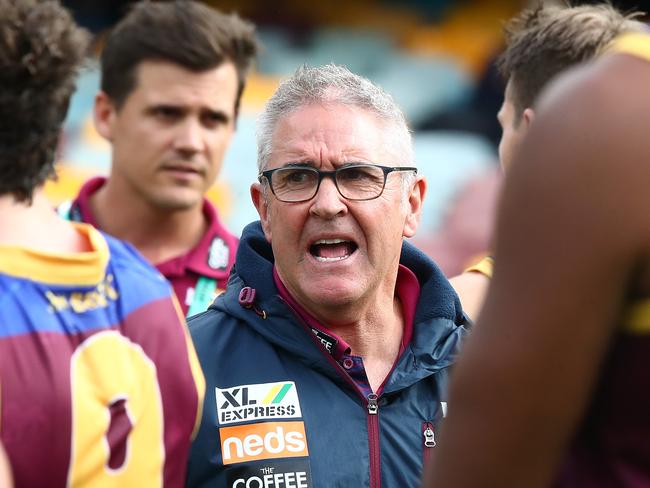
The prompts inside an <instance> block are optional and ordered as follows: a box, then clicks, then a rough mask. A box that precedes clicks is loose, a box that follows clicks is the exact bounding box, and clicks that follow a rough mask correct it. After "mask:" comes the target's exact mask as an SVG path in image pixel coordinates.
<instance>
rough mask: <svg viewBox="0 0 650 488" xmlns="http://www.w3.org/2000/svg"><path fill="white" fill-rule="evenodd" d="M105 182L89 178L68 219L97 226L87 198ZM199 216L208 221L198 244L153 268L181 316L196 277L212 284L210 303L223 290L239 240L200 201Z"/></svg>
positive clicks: (205, 203) (214, 210)
mask: <svg viewBox="0 0 650 488" xmlns="http://www.w3.org/2000/svg"><path fill="white" fill-rule="evenodd" d="M105 182H106V178H104V177H96V178H91V179H90V180H88V181H87V182H86V183H85V184H84V185H83V186H82V187H81V189H80V190H79V194H78V195H77V198H76V199H75V200H74V201H73V202H72V207H71V209H70V219H71V220H75V221H80V222H87V223H89V224H91V225H93V226H94V227H97V221H96V220H95V217H94V216H93V214H92V211H91V208H90V198H91V196H92V195H93V194H94V193H95V192H96V191H97V190H99V188H101V186H102V185H103V184H104V183H105ZM203 215H204V216H205V218H206V220H207V222H208V230H207V231H206V233H205V234H204V235H203V237H202V238H201V240H200V241H199V243H198V244H197V245H196V246H195V247H194V248H192V249H190V250H189V251H188V252H187V253H185V254H183V255H181V256H177V257H174V258H172V259H168V260H167V261H163V262H162V263H157V264H156V265H155V266H156V268H158V271H160V272H161V273H162V274H163V275H164V276H165V278H167V279H168V280H169V281H170V282H171V284H172V286H173V287H174V292H175V293H176V296H177V297H178V301H179V302H180V304H181V307H182V308H183V313H184V314H185V315H187V311H188V309H189V307H190V305H191V303H192V300H193V299H194V296H195V290H196V285H197V282H198V280H199V278H201V277H203V278H204V279H207V280H214V282H216V289H215V290H214V292H213V293H212V294H211V296H210V302H211V300H213V299H214V297H216V296H217V295H218V294H219V293H221V292H223V290H225V288H226V284H227V282H228V275H229V274H230V269H231V268H232V266H233V264H234V262H235V254H236V251H237V244H238V243H239V239H238V238H237V237H235V236H234V235H233V234H231V233H230V232H228V231H227V230H226V228H225V227H224V226H223V225H221V222H220V221H219V217H218V215H217V210H216V209H215V207H214V205H212V203H210V201H208V200H207V199H204V200H203ZM207 305H209V303H207ZM207 305H206V306H205V308H207ZM201 308H203V307H201ZM205 308H203V310H205ZM201 311H202V310H201Z"/></svg>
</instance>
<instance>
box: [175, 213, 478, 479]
mask: <svg viewBox="0 0 650 488" xmlns="http://www.w3.org/2000/svg"><path fill="white" fill-rule="evenodd" d="M400 262H401V263H402V264H404V265H405V266H407V267H408V268H409V269H410V270H411V271H413V272H414V273H415V274H416V276H417V277H418V280H419V282H420V286H421V293H420V300H419V302H418V307H417V311H416V314H415V318H414V324H413V337H412V340H411V343H410V345H409V346H408V347H407V348H406V349H405V351H404V352H403V354H402V355H401V357H400V358H399V360H398V362H397V364H396V366H395V368H394V369H393V371H392V372H391V373H390V377H389V378H388V380H387V381H386V382H385V385H384V389H383V392H382V393H381V395H380V396H379V397H378V398H374V397H373V396H371V397H370V398H366V397H365V396H364V395H363V394H362V393H361V392H360V390H358V389H357V388H356V386H355V385H354V383H353V382H352V381H351V380H350V379H349V377H348V376H347V374H346V373H345V371H344V369H343V368H342V367H341V366H340V365H339V364H338V363H337V362H336V361H334V359H333V358H332V356H331V355H330V354H329V353H328V352H327V351H326V349H325V348H324V347H323V345H322V344H321V343H320V342H319V341H318V338H317V337H316V336H315V335H314V334H313V333H312V332H311V329H310V328H308V326H307V325H306V324H304V323H303V322H301V321H300V319H298V317H297V316H296V314H295V313H294V312H293V311H292V310H291V309H290V308H289V306H288V305H287V304H286V303H285V302H284V301H283V300H282V299H281V298H280V296H279V295H278V290H277V288H276V286H275V283H274V281H273V276H272V269H273V255H272V251H271V247H270V245H269V244H268V243H267V241H266V239H265V238H264V234H263V232H262V228H261V226H260V224H259V222H255V223H253V224H250V225H248V226H247V227H246V228H245V229H244V232H243V235H242V240H241V243H240V246H239V250H238V252H237V260H236V264H235V269H234V270H233V273H232V274H231V277H230V281H229V283H228V288H227V291H226V292H225V293H224V294H223V295H221V296H220V297H218V298H217V299H216V300H215V302H214V303H213V304H212V305H211V307H210V309H209V310H208V311H206V312H204V313H202V314H200V315H197V316H195V317H193V318H192V319H190V321H189V327H190V332H191V334H192V339H193V340H194V345H195V347H196V351H197V353H198V356H199V360H200V362H201V366H202V367H203V372H204V374H205V379H206V384H207V388H206V395H205V403H204V408H203V418H202V422H201V427H200V430H199V433H198V436H197V438H196V440H195V442H194V444H193V447H192V452H191V455H190V464H189V472H188V486H191V487H199V486H214V487H226V486H227V487H229V488H231V487H232V488H250V487H253V488H258V487H259V488H262V487H264V488H270V487H273V488H276V487H277V488H306V487H312V486H315V487H319V488H320V487H342V488H343V487H345V488H349V487H355V488H357V487H373V488H374V487H379V486H384V487H388V488H393V487H395V488H398V487H399V488H403V487H416V486H419V479H420V475H421V471H422V463H423V459H424V458H425V457H426V456H427V454H428V453H429V452H430V449H432V448H433V447H432V446H433V445H434V444H435V433H436V431H437V427H438V424H439V422H440V419H441V418H442V415H443V409H444V408H446V383H447V375H448V368H449V366H450V364H451V363H452V361H453V358H454V356H455V354H456V352H457V348H458V346H459V343H460V341H461V340H462V338H463V337H464V336H465V334H466V332H467V331H466V328H465V327H464V326H463V325H462V324H463V323H464V315H463V313H462V310H461V307H460V302H459V300H458V297H457V296H456V294H455V292H454V291H453V289H452V288H451V286H450V285H449V282H448V281H447V279H446V278H445V277H444V275H443V274H442V273H441V272H440V270H439V269H438V267H437V266H436V265H435V264H434V263H433V262H432V261H431V260H430V259H429V258H428V257H427V256H425V255H424V254H423V253H421V252H420V251H418V250H417V249H416V248H414V247H413V246H411V245H410V244H408V243H404V245H403V247H402V255H401V259H400ZM425 432H426V435H425ZM425 444H426V445H425ZM427 445H428V446H427Z"/></svg>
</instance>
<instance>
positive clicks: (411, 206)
mask: <svg viewBox="0 0 650 488" xmlns="http://www.w3.org/2000/svg"><path fill="white" fill-rule="evenodd" d="M426 192H427V180H426V179H425V178H424V176H418V177H417V178H416V180H415V183H413V185H412V186H411V191H410V192H409V194H408V201H407V202H406V211H407V214H406V219H405V221H404V230H403V231H402V235H403V236H404V237H413V236H414V235H415V232H416V231H417V230H418V226H419V225H420V216H421V215H422V204H423V202H424V195H425V194H426Z"/></svg>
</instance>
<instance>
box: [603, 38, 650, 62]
mask: <svg viewBox="0 0 650 488" xmlns="http://www.w3.org/2000/svg"><path fill="white" fill-rule="evenodd" d="M605 53H606V54H615V53H622V54H631V55H633V56H637V57H639V58H642V59H646V60H648V61H650V32H628V33H626V34H622V35H621V36H619V37H617V38H616V39H615V40H614V41H613V42H612V44H611V45H610V46H609V47H608V48H607V50H606V51H605Z"/></svg>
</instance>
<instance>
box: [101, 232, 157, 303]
mask: <svg viewBox="0 0 650 488" xmlns="http://www.w3.org/2000/svg"><path fill="white" fill-rule="evenodd" d="M97 232H99V233H100V234H101V236H102V237H103V239H104V240H105V241H106V244H107V246H108V249H109V255H110V261H109V263H110V266H111V268H112V270H113V272H114V273H117V274H118V275H119V277H120V280H121V281H122V282H127V281H128V282H132V283H133V285H134V287H137V289H138V293H144V292H145V291H146V290H145V287H153V289H152V291H154V290H155V292H156V294H159V293H161V292H164V291H167V290H168V289H169V284H168V282H167V280H166V279H165V278H164V276H163V275H162V274H161V273H160V272H159V271H158V270H157V269H156V268H154V267H153V266H152V265H151V264H150V263H149V262H148V261H147V260H146V259H145V258H144V257H143V256H142V255H141V254H140V253H139V252H138V250H137V249H135V247H133V246H132V245H131V244H129V243H128V242H125V241H121V240H119V239H116V238H115V237H112V236H110V235H108V234H106V233H104V232H101V231H97Z"/></svg>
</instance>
